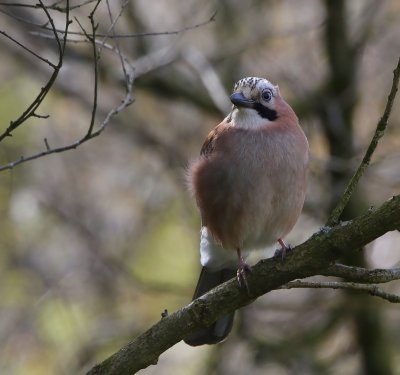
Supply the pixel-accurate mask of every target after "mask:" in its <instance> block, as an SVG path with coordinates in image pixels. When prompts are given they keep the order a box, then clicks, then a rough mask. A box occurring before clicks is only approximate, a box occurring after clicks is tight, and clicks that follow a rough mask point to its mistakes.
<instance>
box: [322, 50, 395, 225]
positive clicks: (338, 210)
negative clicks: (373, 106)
mask: <svg viewBox="0 0 400 375" xmlns="http://www.w3.org/2000/svg"><path fill="white" fill-rule="evenodd" d="M399 79H400V58H399V60H398V62H397V66H396V68H395V69H394V71H393V82H392V88H391V89H390V93H389V96H388V99H387V103H386V107H385V111H384V112H383V116H382V117H381V119H380V120H379V122H378V124H377V126H376V130H375V134H374V136H373V138H372V140H371V143H370V145H369V146H368V149H367V151H366V153H365V155H364V158H363V160H362V162H361V164H360V165H359V167H358V169H357V171H356V172H355V173H354V175H353V177H352V178H351V180H350V182H349V183H348V185H347V187H346V190H345V192H344V193H343V195H342V197H341V199H340V201H339V203H338V204H337V205H336V207H335V208H334V210H333V211H332V213H331V215H330V216H329V218H328V221H327V223H326V225H327V226H329V227H331V226H334V225H336V224H337V223H338V221H339V218H340V216H341V214H342V212H343V210H344V209H345V207H346V206H347V204H348V202H349V200H350V198H351V196H352V194H353V192H354V189H355V188H356V186H357V184H358V181H359V180H360V178H361V176H362V175H363V174H364V172H365V170H366V169H367V167H368V165H369V163H370V161H371V157H372V155H373V153H374V151H375V149H376V146H377V145H378V142H379V140H380V139H381V138H382V136H383V134H384V133H385V129H386V126H387V123H388V120H389V116H390V113H391V111H392V107H393V102H394V99H395V98H396V93H397V90H398V86H399Z"/></svg>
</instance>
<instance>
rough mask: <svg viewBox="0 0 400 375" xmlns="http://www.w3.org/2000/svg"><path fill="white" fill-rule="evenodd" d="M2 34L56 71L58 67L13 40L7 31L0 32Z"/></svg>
mask: <svg viewBox="0 0 400 375" xmlns="http://www.w3.org/2000/svg"><path fill="white" fill-rule="evenodd" d="M0 34H2V35H4V36H5V37H6V38H8V39H10V40H11V41H12V42H13V43H15V44H17V45H19V46H20V47H21V48H22V49H24V50H25V51H27V52H29V53H30V54H31V55H33V56H35V57H36V58H38V59H39V60H41V61H43V62H45V63H46V64H48V65H50V66H51V67H52V68H53V69H56V67H57V66H56V65H55V64H53V63H52V62H51V61H49V60H48V59H46V58H44V57H42V56H40V55H38V54H37V53H36V52H35V51H32V50H31V49H30V48H28V47H27V46H25V45H24V44H22V43H20V42H18V40H16V39H15V38H13V37H12V36H11V35H8V34H7V33H6V32H5V31H2V30H0Z"/></svg>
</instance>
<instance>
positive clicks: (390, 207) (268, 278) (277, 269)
mask: <svg viewBox="0 0 400 375" xmlns="http://www.w3.org/2000/svg"><path fill="white" fill-rule="evenodd" d="M399 226H400V195H398V196H395V197H393V198H392V199H390V200H389V201H387V202H386V203H384V204H383V205H382V206H381V207H379V208H378V209H376V210H371V211H369V212H368V213H366V214H365V215H363V216H360V217H358V218H356V219H354V220H352V221H349V222H345V223H341V224H339V225H337V226H335V227H333V228H323V229H322V230H321V231H319V232H318V233H316V234H314V235H313V236H312V237H311V238H310V239H308V240H307V241H306V242H304V243H303V244H301V245H299V246H297V247H296V248H295V249H294V250H293V252H291V253H289V254H288V255H287V258H286V259H285V262H282V261H281V260H280V259H277V258H270V259H266V260H262V261H261V262H259V263H258V264H257V265H255V266H254V267H253V268H252V270H253V272H252V273H251V274H250V275H249V276H248V283H249V289H250V291H251V294H250V295H248V294H247V293H246V292H245V291H244V290H242V289H240V287H239V286H238V283H237V281H236V280H234V279H232V280H230V281H228V282H226V283H224V284H222V285H220V286H219V287H217V288H215V289H213V290H212V291H210V292H208V293H207V294H205V295H204V296H202V297H200V298H199V299H197V300H195V301H193V302H191V303H190V304H189V305H187V306H185V307H183V308H182V309H180V310H178V311H177V312H175V313H173V314H171V315H169V316H167V317H164V318H162V319H161V320H160V321H159V322H158V323H156V324H155V325H154V326H153V327H151V328H150V329H149V330H147V331H146V332H144V333H143V334H142V335H140V336H139V337H137V338H136V339H134V340H133V341H132V342H130V343H129V344H127V345H126V346H125V347H123V348H122V349H120V350H119V351H118V352H117V353H115V354H113V355H112V356H111V357H109V358H108V359H106V360H105V361H104V362H102V363H101V364H99V365H97V366H95V367H94V368H93V369H92V370H90V371H89V372H88V375H94V374H108V375H113V374H119V375H128V374H133V373H135V372H137V371H138V370H140V369H143V368H145V367H147V366H149V365H151V364H156V363H157V360H158V357H159V356H160V354H161V353H163V352H164V351H166V350H167V349H168V348H170V347H171V346H173V345H175V344H176V343H177V342H179V341H180V340H182V339H183V338H184V337H185V336H187V335H188V334H189V333H191V332H194V331H195V330H196V329H198V328H200V327H203V326H208V325H210V324H212V323H213V322H214V321H215V320H217V319H218V318H220V317H222V316H224V315H226V314H228V313H230V312H232V311H234V310H236V309H238V308H240V307H242V306H245V305H247V304H249V303H251V302H252V301H253V300H254V299H256V298H257V297H259V296H261V295H263V294H265V293H268V292H269V291H271V290H274V289H277V288H278V287H279V286H281V285H283V284H285V283H288V282H289V281H292V280H295V279H299V278H305V277H309V276H313V275H320V274H321V273H324V272H328V271H325V270H330V272H331V273H333V272H335V270H336V272H340V271H338V270H339V269H340V270H342V272H343V268H341V267H340V266H339V267H333V266H332V265H331V264H332V262H334V261H335V260H336V259H338V258H340V257H341V256H342V255H343V254H344V253H346V252H349V251H355V250H357V249H359V248H360V247H362V246H364V245H366V244H368V243H369V242H371V241H373V240H374V239H376V238H378V237H380V236H381V235H383V234H384V233H386V232H388V231H391V230H394V229H396V228H398V227H399ZM360 274H362V272H360ZM364 277H365V272H364Z"/></svg>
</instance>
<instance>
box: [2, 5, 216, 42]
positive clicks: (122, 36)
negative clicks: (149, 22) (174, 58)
mask: <svg viewBox="0 0 400 375" xmlns="http://www.w3.org/2000/svg"><path fill="white" fill-rule="evenodd" d="M8 15H9V16H10V17H14V15H11V14H8ZM216 15H217V11H215V12H214V13H213V14H212V15H211V16H210V17H209V18H208V19H207V20H205V21H202V22H199V23H196V24H194V25H192V26H185V27H183V28H181V29H176V30H165V31H148V32H147V31H144V32H141V33H133V34H114V35H108V34H107V33H106V34H101V33H98V34H96V35H97V37H98V38H105V37H107V38H108V39H129V38H143V37H150V36H151V37H152V36H163V35H178V34H183V33H185V32H188V31H191V30H194V29H197V28H200V27H203V26H206V25H208V24H209V23H211V22H214V21H215V17H216ZM16 19H17V18H16ZM18 20H19V21H22V22H25V23H28V24H31V25H33V26H36V27H40V28H41V29H43V30H46V31H50V30H51V29H50V28H48V27H45V26H43V25H42V24H37V23H33V22H31V21H27V20H23V19H18ZM57 32H58V33H60V34H64V31H63V30H60V29H57ZM31 34H32V35H39V36H42V34H40V33H37V32H34V31H32V32H31ZM68 34H69V35H75V36H80V37H85V36H86V35H85V33H84V32H79V31H70V32H69V33H68Z"/></svg>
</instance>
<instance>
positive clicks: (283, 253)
mask: <svg viewBox="0 0 400 375" xmlns="http://www.w3.org/2000/svg"><path fill="white" fill-rule="evenodd" d="M292 250H293V249H292V247H291V246H290V245H288V246H286V245H283V246H282V247H281V248H280V249H276V250H275V254H274V258H278V257H280V258H281V259H282V262H283V260H284V259H285V256H286V254H287V253H289V252H291V251H292Z"/></svg>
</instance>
